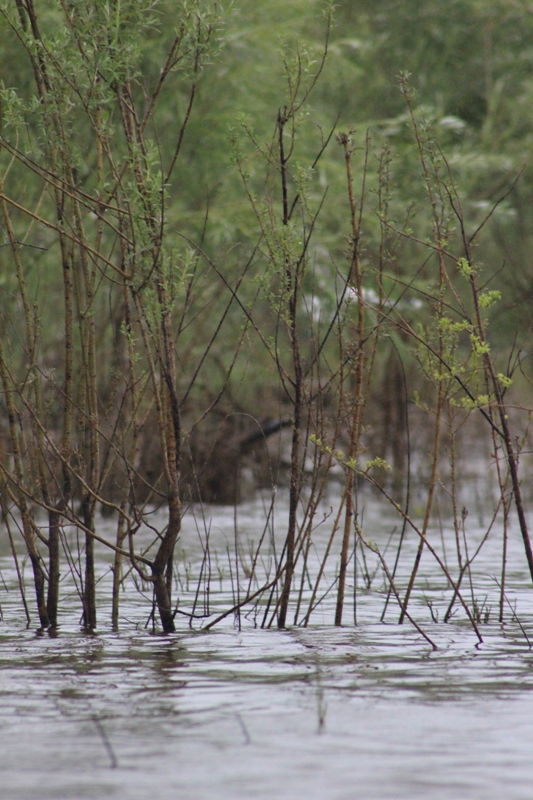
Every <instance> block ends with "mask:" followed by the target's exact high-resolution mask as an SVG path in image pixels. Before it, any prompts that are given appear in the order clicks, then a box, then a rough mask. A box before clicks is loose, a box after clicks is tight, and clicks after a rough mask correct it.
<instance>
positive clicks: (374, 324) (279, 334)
mask: <svg viewBox="0 0 533 800" xmlns="http://www.w3.org/2000/svg"><path fill="white" fill-rule="evenodd" d="M0 13H1V18H2V26H1V34H0V36H1V41H0V44H1V51H0V52H1V56H0V58H1V60H2V86H1V91H0V101H1V114H2V119H1V130H0V199H1V218H0V224H1V225H2V230H3V236H4V241H3V243H2V248H1V249H0V281H1V285H2V293H1V296H0V314H1V318H0V324H1V329H2V337H1V345H0V382H1V390H2V410H3V418H2V426H3V427H2V453H1V459H2V463H1V467H0V469H1V474H2V508H3V512H4V516H5V519H6V520H7V522H8V524H12V525H17V526H19V527H20V530H21V533H22V536H23V538H24V541H25V546H26V548H27V552H28V555H29V557H30V559H31V562H32V566H33V573H34V578H35V587H36V594H37V603H38V607H39V616H40V621H41V624H42V625H43V626H44V627H47V626H49V625H51V626H54V625H55V624H56V620H57V605H58V591H59V588H58V587H59V563H60V560H61V555H60V551H61V549H62V548H63V550H64V552H65V554H66V557H67V558H68V553H69V550H68V547H69V545H68V542H67V539H66V538H65V530H66V528H68V529H69V530H71V529H75V530H76V531H78V532H80V533H81V534H82V535H83V537H84V547H85V552H84V571H83V574H82V573H81V570H80V574H79V586H80V597H81V599H82V603H83V610H84V623H85V626H86V627H87V628H89V629H92V628H94V627H95V625H96V602H95V597H96V586H95V576H94V542H95V540H96V539H98V538H99V534H98V525H97V511H98V509H99V508H102V509H103V510H104V511H106V510H107V511H109V512H110V513H114V514H116V515H117V519H118V522H117V534H116V539H115V541H114V542H108V541H106V544H107V545H108V546H109V547H110V548H111V549H112V550H114V553H115V564H114V574H115V587H114V610H113V620H114V624H115V625H116V624H117V623H118V594H119V586H120V581H121V575H122V572H121V570H122V564H123V562H124V560H125V559H126V560H128V561H129V562H130V563H131V564H132V566H133V568H134V569H135V570H136V571H137V572H138V574H139V576H140V577H141V578H142V580H144V581H146V582H147V583H149V584H151V585H152V586H153V589H154V596H155V602H156V603H157V606H158V609H159V614H160V618H161V622H162V625H163V628H164V629H165V630H167V631H171V630H173V628H174V616H175V610H174V611H173V605H172V596H171V595H172V565H173V553H174V548H175V544H176V541H177V539H178V536H179V531H180V521H181V516H182V513H183V508H184V503H186V502H187V501H188V500H189V499H202V500H204V501H218V502H237V501H238V499H239V495H240V491H241V489H242V485H243V483H242V476H243V474H244V473H243V471H242V469H241V468H242V465H243V464H247V465H248V467H250V469H251V471H252V472H253V475H254V478H253V480H254V482H255V485H261V484H265V483H267V484H271V483H272V482H274V483H276V482H278V481H285V482H286V484H287V486H288V488H289V494H290V515H289V523H288V532H287V538H286V542H285V548H284V550H283V553H282V554H281V556H280V558H279V561H278V562H277V564H276V570H275V578H274V581H273V582H271V583H269V586H268V588H269V589H270V588H271V587H272V586H273V585H279V587H280V592H279V597H278V599H277V601H276V604H274V608H273V613H274V614H275V615H277V620H278V624H280V625H281V626H283V625H285V621H286V615H287V608H288V604H289V600H290V597H291V588H292V586H293V580H294V574H295V570H296V568H297V564H298V560H299V559H302V558H303V559H304V561H305V558H306V557H307V556H306V553H308V552H309V547H310V542H311V533H312V529H313V519H314V514H315V512H316V508H317V504H318V502H319V500H320V497H321V496H322V492H323V490H324V486H325V485H326V483H327V481H328V478H329V475H330V474H331V473H332V472H334V473H336V474H337V476H338V477H339V476H340V480H341V481H342V486H343V489H342V492H341V495H342V501H341V505H340V510H339V512H338V516H337V518H336V521H335V524H334V526H333V532H332V545H333V541H334V538H335V534H336V533H337V531H338V532H339V538H340V541H341V544H340V562H339V563H340V566H339V578H338V582H339V586H338V602H337V616H336V622H337V623H339V624H340V622H341V620H342V608H343V598H344V586H345V576H346V565H347V563H348V558H349V552H348V548H349V542H350V541H351V538H350V537H351V536H352V534H353V531H354V524H355V529H356V530H358V528H357V522H356V515H355V511H354V507H353V497H354V488H355V483H356V476H357V475H359V476H364V477H365V478H367V479H368V480H369V481H370V482H371V483H373V484H374V485H376V486H379V487H380V488H381V489H382V490H384V491H387V492H388V491H392V495H393V496H392V498H391V499H392V500H393V502H394V503H396V502H397V499H398V497H400V495H399V492H400V491H401V489H402V486H403V485H404V483H405V478H406V474H407V471H408V465H409V464H408V462H409V457H410V455H411V448H412V447H415V448H416V447H417V446H418V447H419V450H420V453H421V459H422V463H423V468H422V472H425V474H426V476H428V477H427V487H426V488H427V494H426V501H425V502H426V506H425V508H426V511H425V514H424V518H423V522H422V524H421V526H420V529H419V535H420V547H421V548H422V547H423V546H424V545H425V542H426V537H427V530H428V525H429V521H430V519H431V515H432V511H433V502H434V493H435V489H436V486H437V484H438V472H439V464H440V463H441V459H442V453H443V448H445V449H446V453H448V456H449V458H450V459H451V461H452V464H453V465H454V464H455V461H454V459H455V447H456V434H457V432H458V431H459V430H460V429H462V428H463V427H464V422H465V420H467V419H469V418H473V417H474V416H477V417H479V418H480V419H481V420H482V421H484V422H485V424H486V431H487V437H489V438H490V437H491V436H492V437H493V447H494V449H495V451H497V452H501V453H502V458H503V463H504V464H505V465H506V466H505V474H503V473H502V474H500V473H498V474H499V476H500V483H501V487H502V492H503V493H504V490H505V487H506V486H507V485H509V486H511V488H512V494H513V496H514V498H515V501H516V504H517V508H518V512H519V517H520V526H521V530H522V535H523V537H524V544H525V547H526V554H527V557H528V561H529V565H530V569H531V570H532V573H533V556H532V554H531V548H530V546H529V538H528V532H527V526H526V521H525V517H524V512H523V505H522V498H521V492H520V481H519V477H518V472H517V470H518V455H519V451H520V449H521V448H523V446H524V443H525V441H526V439H527V428H526V427H525V426H523V427H521V428H520V429H519V435H520V436H521V437H522V438H521V439H516V438H514V436H513V434H512V432H511V431H510V430H509V422H508V421H509V413H508V411H509V409H508V405H509V401H508V400H506V399H505V398H506V394H508V393H509V392H510V391H514V392H515V395H514V402H522V398H523V396H524V395H523V393H524V391H525V390H526V389H527V387H528V386H529V374H530V365H529V352H528V350H527V347H528V345H527V334H528V328H529V319H530V312H529V303H530V300H531V287H532V277H533V275H532V271H531V265H530V263H529V259H528V258H527V253H528V251H529V247H530V244H531V239H532V227H531V215H530V207H531V200H532V199H533V198H532V196H531V195H532V192H533V186H532V180H531V172H530V168H529V166H528V158H529V155H530V150H531V147H532V124H531V121H530V119H529V116H528V109H529V106H530V98H531V96H532V94H533V78H532V77H531V75H532V71H531V60H532V59H533V46H532V44H531V42H532V41H533V38H532V33H533V30H532V28H533V14H532V13H531V10H530V9H529V6H528V5H527V3H522V2H517V1H516V0H515V1H514V2H509V0H490V2H487V1H486V0H485V1H484V2H477V0H452V1H451V2H448V3H446V4H443V3H441V2H438V0H429V1H428V2H426V3H424V5H423V7H420V4H418V3H414V2H405V1H404V0H401V1H400V0H388V1H387V2H382V3H379V4H378V5H376V4H375V3H367V2H366V0H361V2H357V3H353V2H347V1H346V2H339V3H337V4H336V6H335V8H334V7H333V6H332V5H331V4H324V3H322V2H308V0H305V2H304V0H302V1H301V2H293V3H290V4H286V3H280V2H278V0H265V2H261V3H256V2H252V1H251V0H239V2H236V3H235V4H232V5H230V6H229V7H228V8H224V7H222V6H221V5H220V4H217V3H210V2H204V1H203V0H181V2H179V3H175V2H167V1H166V0H161V1H160V2H148V0H142V2H138V0H136V2H128V1H127V0H113V2H109V3H103V2H100V1H99V0H98V1H97V0H95V1H94V2H87V0H83V2H81V0H69V2H63V0H46V2H42V3H39V4H35V3H34V2H33V0H17V1H16V2H10V1H9V0H6V1H5V2H3V3H2V4H1V7H0ZM489 323H490V324H489ZM410 414H415V415H416V418H417V420H418V421H419V423H420V424H419V425H417V431H418V434H419V441H418V442H417V440H416V436H413V437H410V435H409V424H408V423H409V415H410ZM424 420H425V421H424ZM282 431H283V432H284V433H283V437H284V438H283V437H282V438H280V437H279V436H278V434H279V433H280V432H282ZM422 432H423V433H422ZM275 434H276V436H277V439H276V441H277V442H278V443H279V442H281V445H280V447H281V449H280V450H279V451H278V453H277V454H276V455H274V453H273V450H272V447H271V448H270V450H269V449H268V444H269V440H270V437H272V436H274V435H275ZM365 453H366V455H365ZM428 453H429V456H428ZM450 453H451V454H452V455H451V456H450V455H449V454H450ZM385 459H387V460H388V461H389V462H391V465H392V467H393V478H392V480H389V479H383V480H381V479H379V480H378V479H377V478H375V477H373V475H374V473H373V471H372V470H374V469H377V470H378V471H379V469H383V468H386V467H388V466H390V465H389V464H387V462H386V461H385ZM507 470H508V473H507ZM451 474H452V477H453V481H455V480H456V477H455V476H456V472H455V466H453V467H452V470H451ZM507 481H508V484H507ZM451 495H452V497H455V488H454V487H453V486H452V489H451ZM502 496H503V495H502ZM304 497H305V498H306V499H305V503H303V498H304ZM309 498H311V499H309ZM394 498H396V499H394ZM505 502H507V503H508V500H506V501H505ZM302 503H303V505H302ZM154 506H163V507H165V508H168V524H167V525H166V527H165V529H164V531H158V537H157V542H156V546H155V547H154V548H153V551H152V552H151V553H142V554H141V553H136V551H135V540H134V534H135V531H136V530H137V529H138V527H139V526H140V525H141V524H144V523H145V522H146V520H147V518H148V517H147V515H148V514H149V513H150V510H151V509H153V508H154ZM299 509H300V511H301V510H302V509H304V510H303V512H302V513H303V517H302V516H301V515H300V516H299ZM453 511H454V514H455V515H456V517H457V515H458V514H459V511H458V509H457V508H456V507H455V503H454V509H453ZM403 513H404V522H405V521H406V520H407V512H406V511H404V512H403ZM43 514H44V515H45V516H46V519H47V522H46V525H44V526H43V524H42V521H41V520H42V515H43ZM37 519H39V522H37V521H36V520H37ZM457 524H458V523H457ZM420 552H421V551H420ZM416 571H417V567H416V566H415V568H414V570H413V574H412V581H414V580H415V578H416ZM411 588H412V582H411V583H410V585H409V587H408V588H407V591H406V595H405V600H404V607H403V609H402V615H403V614H404V613H407V611H406V609H407V603H408V600H409V595H410V591H411ZM265 591H266V590H265ZM269 603H270V601H269ZM311 606H312V604H311ZM311 606H310V607H311Z"/></svg>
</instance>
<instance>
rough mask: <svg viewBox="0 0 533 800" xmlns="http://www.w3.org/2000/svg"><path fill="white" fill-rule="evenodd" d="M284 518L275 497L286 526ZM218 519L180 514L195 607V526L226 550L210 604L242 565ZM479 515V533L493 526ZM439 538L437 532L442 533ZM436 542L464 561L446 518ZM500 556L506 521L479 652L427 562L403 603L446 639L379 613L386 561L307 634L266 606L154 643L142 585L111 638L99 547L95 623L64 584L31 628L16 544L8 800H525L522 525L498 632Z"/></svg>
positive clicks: (373, 516)
mask: <svg viewBox="0 0 533 800" xmlns="http://www.w3.org/2000/svg"><path fill="white" fill-rule="evenodd" d="M284 512H285V509H284V506H283V501H281V502H280V507H279V511H278V512H277V514H278V519H277V524H279V526H280V530H282V527H283V514H284ZM205 513H206V515H207V516H206V519H205V520H203V521H202V523H201V525H200V524H199V523H198V514H197V513H196V512H195V514H192V513H191V514H190V515H189V516H188V518H187V520H186V524H185V526H184V532H183V537H182V542H181V546H182V551H181V558H182V565H181V566H180V569H181V574H182V578H181V579H182V581H183V585H182V592H183V595H184V600H183V602H184V606H186V605H187V602H190V597H189V599H187V586H186V583H185V580H186V578H185V577H184V576H189V578H190V586H189V595H193V594H194V591H195V587H194V585H193V583H194V582H193V580H192V577H191V576H192V575H193V574H196V573H195V570H196V571H197V569H198V565H199V563H200V556H201V552H202V551H201V547H200V546H199V544H198V542H199V535H198V529H200V535H201V536H203V535H204V534H205V530H209V532H210V537H211V540H212V541H211V543H212V546H213V548H215V547H218V551H219V552H220V560H219V561H217V563H218V577H217V578H216V579H215V578H213V581H212V585H211V587H210V595H211V600H210V602H211V603H212V608H211V611H212V613H216V611H217V610H218V609H220V610H223V609H224V608H225V607H228V606H229V605H231V591H233V592H235V586H234V585H233V589H232V590H230V589H229V586H228V581H229V576H228V572H229V564H226V566H223V557H224V553H225V550H226V547H227V543H228V542H231V541H232V540H233V538H234V534H235V518H234V512H233V511H232V510H227V509H216V508H213V509H210V510H209V511H208V512H205ZM263 521H264V509H263V506H262V503H261V502H260V501H259V500H255V501H254V502H251V503H249V504H245V505H243V506H242V507H240V509H239V511H238V520H237V529H238V536H239V537H241V538H242V540H243V542H244V543H246V542H248V541H249V540H250V541H251V539H255V541H257V539H258V537H259V535H260V531H261V529H262V525H263ZM480 522H482V520H480ZM105 524H108V523H104V522H103V523H102V525H105ZM395 524H396V525H397V522H396V523H394V520H393V518H392V517H391V515H390V511H389V509H387V508H386V507H384V506H382V505H381V504H380V503H379V502H378V501H377V500H375V499H372V498H369V499H368V500H367V507H366V522H365V525H367V526H368V528H369V529H370V532H371V533H372V538H373V540H374V541H375V542H376V544H378V545H379V546H380V548H382V549H384V548H385V546H386V543H387V541H388V540H389V537H390V533H391V530H392V529H393V528H394V525H395ZM476 525H478V522H477V521H476V522H474V521H472V522H471V525H470V529H469V536H470V537H471V539H470V541H471V542H472V544H473V543H475V541H476V536H478V538H480V537H481V536H482V533H483V530H484V529H483V528H482V527H480V528H479V530H477V529H476ZM202 526H204V527H203V528H202ZM430 535H431V536H432V537H433V538H434V539H435V541H436V542H440V540H441V532H440V531H436V530H435V531H432V532H431V534H430ZM3 538H4V537H3ZM442 540H443V541H444V546H445V552H446V554H447V558H448V562H449V564H450V565H451V566H452V565H453V559H452V556H453V547H452V544H453V543H452V533H451V531H447V530H446V529H444V530H443V531H442ZM317 542H320V536H319V535H318V536H317ZM416 545H417V541H416V540H415V538H414V537H412V536H411V537H408V538H407V542H406V546H405V553H404V556H402V559H401V562H400V571H399V573H398V577H397V581H398V585H399V586H401V587H402V588H404V586H405V581H406V578H407V575H408V574H409V570H410V567H411V565H412V558H413V554H414V551H415V549H416ZM243 547H244V545H243ZM317 547H318V545H317ZM441 549H442V546H441ZM500 550H501V542H500V529H499V526H495V528H494V530H493V532H492V533H491V535H490V536H489V539H488V540H487V542H486V544H485V545H484V547H483V549H482V551H481V552H480V554H479V556H478V557H477V559H476V561H475V562H474V564H473V567H472V571H473V584H474V586H475V592H476V599H477V603H478V607H482V608H483V613H482V615H481V616H482V620H483V621H482V622H481V624H480V632H481V634H482V637H483V643H482V644H479V642H478V640H477V637H476V635H475V633H474V632H473V630H472V627H471V625H470V624H469V623H468V620H467V619H466V617H465V615H464V613H459V612H458V613H457V614H456V615H455V616H453V617H452V620H451V621H450V622H449V623H448V624H444V623H442V622H435V621H433V620H432V613H431V609H432V611H433V617H434V619H440V620H441V619H442V617H443V615H444V611H445V609H446V605H447V601H446V598H447V597H448V598H449V591H448V589H447V587H446V583H445V581H444V580H443V577H442V575H441V574H440V572H439V571H438V570H437V569H436V568H435V566H434V565H433V564H432V560H431V558H430V557H428V556H424V559H423V564H422V569H421V574H420V578H419V581H418V582H417V588H416V591H415V594H414V596H413V599H412V605H411V606H410V610H411V612H412V614H413V616H414V617H415V618H416V620H417V622H418V623H419V624H420V625H421V626H422V627H423V629H424V631H425V632H426V633H427V634H428V635H429V636H430V638H431V639H432V640H433V641H434V643H435V644H436V646H437V649H436V650H433V649H432V647H431V646H430V645H429V644H428V642H427V641H425V640H424V638H423V637H422V636H421V635H420V634H419V633H418V632H417V631H416V630H415V629H414V628H413V627H412V626H411V625H408V624H407V623H406V624H404V625H402V626H399V625H397V624H396V623H397V619H398V613H397V608H396V607H394V606H393V604H392V601H391V605H390V607H389V611H388V613H387V617H386V620H387V621H386V624H381V623H380V616H381V612H382V610H383V603H384V594H383V579H382V575H381V573H380V571H379V570H376V576H375V578H374V581H373V582H372V585H371V586H370V588H369V589H366V588H365V587H364V581H363V580H362V579H361V585H360V586H359V588H358V604H357V622H358V624H357V626H354V625H353V621H352V620H351V619H350V616H351V614H352V612H351V610H350V609H348V612H347V613H346V625H345V627H343V628H340V629H339V628H335V627H334V626H333V625H332V621H333V607H334V597H333V593H331V596H327V597H326V598H325V599H324V601H323V603H322V604H321V606H320V607H319V608H318V609H317V611H316V612H315V614H314V615H313V616H312V617H311V621H310V624H309V626H308V627H306V628H304V627H301V626H296V627H292V628H290V629H288V630H286V631H278V630H276V629H274V628H271V629H268V630H265V629H261V628H260V627H255V624H256V623H257V621H258V620H257V615H255V616H254V615H248V616H246V615H245V614H244V615H242V617H241V620H240V629H239V624H238V620H236V619H235V618H234V617H233V616H231V617H228V618H226V619H225V620H224V621H223V622H222V623H221V624H220V625H219V626H217V627H215V628H214V629H212V630H211V631H209V632H203V631H202V630H201V625H202V623H201V621H198V622H197V623H195V626H194V628H191V627H189V624H188V622H187V618H185V617H184V618H183V621H181V620H180V624H179V631H178V633H177V634H175V635H172V636H166V637H165V636H161V635H153V634H152V633H151V632H150V626H149V625H148V627H146V623H147V620H148V616H149V608H147V605H146V600H145V599H144V598H143V597H142V596H141V595H140V594H139V593H138V592H137V591H135V590H134V588H133V586H132V587H130V589H129V590H128V591H127V592H126V593H125V596H124V599H123V605H122V618H121V632H120V633H118V634H115V633H112V632H111V631H110V627H109V613H110V612H109V599H108V597H106V592H107V591H108V588H109V587H108V583H109V575H108V572H107V567H106V564H105V557H104V555H103V554H102V557H101V561H102V564H101V576H102V580H101V584H100V594H101V608H100V618H99V632H98V633H97V634H96V635H94V636H86V635H83V634H82V633H81V632H80V629H79V625H78V619H77V618H76V614H77V613H78V612H79V603H77V600H76V597H75V594H74V593H73V592H72V588H71V587H70V588H69V585H68V581H65V586H64V589H63V592H64V599H63V609H64V610H63V618H62V622H61V628H60V632H59V635H58V636H57V637H55V638H50V637H49V636H47V635H44V636H42V635H38V633H37V632H36V630H35V627H36V625H34V627H33V628H30V629H27V628H26V626H25V622H24V620H23V619H22V615H21V611H20V598H19V595H18V593H17V589H16V582H15V575H14V570H13V566H12V562H11V559H10V557H9V555H8V554H7V552H5V548H4V550H2V553H3V555H2V557H1V560H0V567H1V570H2V576H1V577H2V581H3V582H0V602H1V604H2V613H3V619H2V622H1V623H0V696H1V700H0V798H1V800H34V799H35V800H48V799H50V800H51V799H52V798H54V800H56V799H59V798H69V799H72V800H75V799H76V800H77V799H78V798H91V799H94V800H102V798H117V799H120V800H137V799H138V800H145V799H146V798H150V799H151V800H167V798H168V799H170V798H180V800H189V799H190V800H201V799H203V798H221V799H224V800H226V799H227V800H235V799H236V798H255V797H257V798H287V799H289V798H291V800H293V799H298V798H302V799H303V798H305V800H313V799H315V798H316V800H319V799H320V800H323V799H324V800H325V799H326V798H327V800H345V799H346V800H352V799H353V798H357V799H358V800H359V799H360V800H373V799H374V798H375V800H382V799H384V798H394V799H395V800H403V798H405V799H406V800H407V798H409V800H412V798H425V799H427V800H492V799H493V798H494V800H530V798H531V797H532V791H533V790H532V789H531V785H532V783H533V757H532V756H533V652H532V651H531V649H530V646H529V642H528V638H529V639H530V640H532V641H533V588H532V587H531V585H530V581H529V580H528V575H527V571H526V563H525V557H524V555H523V552H522V546H521V541H520V537H519V533H518V531H517V530H516V529H515V528H513V529H512V530H511V539H510V544H509V576H508V587H507V595H508V600H509V605H508V606H507V611H506V615H507V618H506V622H505V624H504V625H500V624H499V623H498V621H497V619H498V608H497V606H498V586H497V583H496V580H495V579H499V569H500V558H501V556H500ZM213 552H214V550H213ZM226 558H227V556H226ZM367 558H368V559H369V560H368V562H367V567H368V569H369V571H370V570H371V569H372V568H373V567H377V565H375V564H374V562H375V558H374V555H373V554H372V553H369V554H368V556H367ZM391 560H393V559H392V556H391ZM334 566H335V565H334V563H332V567H331V569H332V570H334ZM452 571H453V570H452ZM26 572H27V579H28V581H29V571H28V568H27V567H26ZM455 572H457V569H456V568H455ZM234 580H235V577H234ZM325 585H327V582H326V584H325ZM463 589H464V593H465V597H467V598H468V599H471V597H470V596H469V590H468V592H467V591H466V584H465V586H464V587H463ZM69 592H70V595H69ZM447 592H448V594H447ZM69 597H70V601H69ZM484 620H486V621H484Z"/></svg>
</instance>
